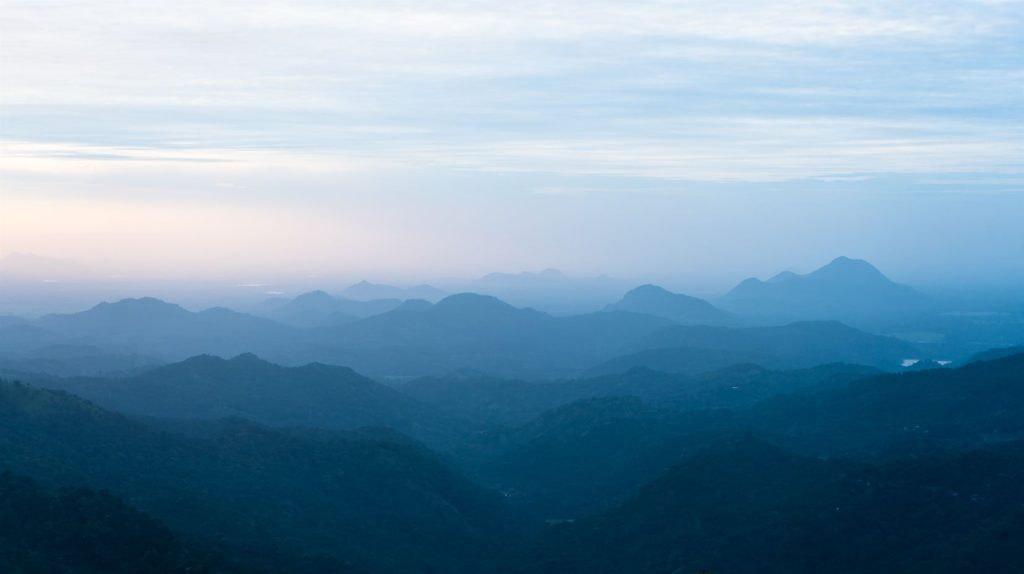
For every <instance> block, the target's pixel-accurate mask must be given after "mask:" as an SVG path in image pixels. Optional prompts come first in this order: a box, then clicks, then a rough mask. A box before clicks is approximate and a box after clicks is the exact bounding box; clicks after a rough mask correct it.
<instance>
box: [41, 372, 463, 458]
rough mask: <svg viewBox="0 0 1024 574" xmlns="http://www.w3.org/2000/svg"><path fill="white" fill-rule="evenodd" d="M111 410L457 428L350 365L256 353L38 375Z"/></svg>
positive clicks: (441, 435)
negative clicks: (145, 367)
mask: <svg viewBox="0 0 1024 574" xmlns="http://www.w3.org/2000/svg"><path fill="white" fill-rule="evenodd" d="M33 383H34V384H36V385H38V386H43V387H46V388H52V389H61V390H65V391H68V392H71V393H74V394H75V395H78V396H81V397H83V398H86V399H88V400H90V401H93V402H95V403H96V404H99V405H101V406H103V407H104V408H108V409H111V410H116V411H118V412H123V413H127V414H130V415H136V416H146V417H159V418H194V419H217V418H223V417H240V418H245V419H248V420H253V421H257V422H260V423H263V424H267V425H272V426H278V427H289V426H305V427H318V428H324V429H329V430H352V429H356V428H359V427H364V426H386V427H391V428H395V429H398V430H400V431H403V432H406V433H410V434H413V435H415V436H416V437H417V438H421V439H423V440H426V441H428V442H430V443H432V444H437V443H440V442H444V441H445V440H446V439H447V438H448V437H450V436H451V434H452V433H454V432H455V428H454V423H453V422H452V421H450V420H448V419H447V418H446V417H445V416H444V415H442V414H440V413H439V412H435V411H434V409H432V408H431V407H429V406H427V405H425V404H422V403H419V402H418V401H416V400H414V399H410V398H409V397H407V396H405V395H403V394H401V393H399V392H397V391H395V390H394V389H391V388H388V387H386V386H384V385H381V384H380V383H377V382H374V381H371V380H370V379H367V378H366V377H363V376H361V375H359V374H358V373H356V372H354V371H352V370H351V369H347V368H345V367H335V366H330V365H323V364H318V363H314V364H309V365H305V366H302V367H282V366H280V365H275V364H272V363H269V362H267V361H264V360H261V359H259V358H258V357H256V356H255V355H251V354H246V355H239V356H237V357H235V358H233V359H230V360H225V359H222V358H219V357H213V356H209V355H202V356H197V357H192V358H190V359H187V360H185V361H182V362H179V363H174V364H170V365H166V366H163V367H159V368H156V369H153V370H150V371H147V372H145V373H142V374H140V375H136V376H132V377H120V378H67V379H61V378H51V379H43V380H38V381H33Z"/></svg>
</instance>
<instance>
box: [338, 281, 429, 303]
mask: <svg viewBox="0 0 1024 574" xmlns="http://www.w3.org/2000/svg"><path fill="white" fill-rule="evenodd" d="M341 294H342V295H343V296H344V297H346V298H348V299H354V300H356V301H372V300H374V299H399V300H402V301H404V300H406V299H425V300H427V301H438V300H440V299H441V298H443V297H444V296H445V295H447V293H445V292H444V291H442V290H440V289H438V288H436V287H433V286H431V285H425V284H424V285H416V286H415V287H395V286H393V285H381V284H378V283H370V282H369V281H360V282H359V283H356V284H355V285H352V286H350V287H348V288H346V289H345V290H344V291H342V292H341Z"/></svg>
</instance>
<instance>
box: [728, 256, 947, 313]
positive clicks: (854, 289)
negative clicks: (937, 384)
mask: <svg viewBox="0 0 1024 574" xmlns="http://www.w3.org/2000/svg"><path fill="white" fill-rule="evenodd" d="M719 304H720V305H721V306H722V307H724V308H725V309H727V310H728V311H731V312H733V313H735V314H737V315H743V316H746V317H751V318H754V319H757V320H760V321H799V320H822V319H830V320H838V321H844V322H847V323H850V324H852V325H855V326H862V327H865V326H876V325H880V324H886V323H893V322H896V321H899V320H902V319H904V318H906V317H907V316H913V315H915V314H920V313H922V312H923V311H925V310H927V309H928V304H929V300H928V298H927V297H926V296H925V295H923V294H922V293H920V292H919V291H917V290H915V289H913V288H911V287H908V286H906V285H901V284H899V283H895V282H893V281H891V280H890V279H889V278H888V277H886V276H885V275H883V274H882V273H881V272H880V271H878V269H876V268H875V267H874V266H872V265H871V264H870V263H868V262H867V261H863V260H860V259H850V258H848V257H837V258H836V259H834V260H832V261H831V262H830V263H828V264H827V265H825V266H824V267H821V268H820V269H817V270H816V271H813V272H811V273H807V274H805V275H798V274H796V273H793V272H789V271H784V272H782V273H779V274H778V275H775V276H774V277H772V278H771V279H768V280H767V281H761V280H759V279H754V278H750V279H747V280H745V281H743V282H742V283H740V284H739V285H737V286H736V287H734V288H733V289H732V290H731V291H729V292H728V293H726V294H725V296H724V297H722V298H721V300H720V301H719Z"/></svg>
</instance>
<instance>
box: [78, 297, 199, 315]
mask: <svg viewBox="0 0 1024 574" xmlns="http://www.w3.org/2000/svg"><path fill="white" fill-rule="evenodd" d="M92 310H93V311H100V312H114V313H120V312H128V313H132V312H147V313H152V312H158V311H164V312H167V311H173V312H183V313H185V312H187V311H185V310H184V309H182V308H181V307H180V306H178V305H175V304H174V303H168V302H166V301H162V300H160V299H157V298H155V297H140V298H138V299H133V298H128V299H121V300H120V301H115V302H113V303H100V304H99V305H96V306H95V307H93V308H92Z"/></svg>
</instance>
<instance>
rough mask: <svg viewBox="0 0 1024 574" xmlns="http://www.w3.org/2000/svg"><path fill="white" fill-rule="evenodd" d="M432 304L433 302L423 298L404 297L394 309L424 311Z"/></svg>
mask: <svg viewBox="0 0 1024 574" xmlns="http://www.w3.org/2000/svg"><path fill="white" fill-rule="evenodd" d="M433 306H434V304H433V303H431V302H430V301H426V300H424V299H406V300H405V301H403V302H402V304H401V305H399V306H398V307H396V308H395V309H396V310H398V311H426V310H427V309H430V308H431V307H433Z"/></svg>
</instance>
